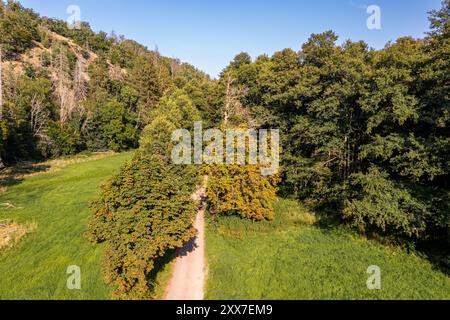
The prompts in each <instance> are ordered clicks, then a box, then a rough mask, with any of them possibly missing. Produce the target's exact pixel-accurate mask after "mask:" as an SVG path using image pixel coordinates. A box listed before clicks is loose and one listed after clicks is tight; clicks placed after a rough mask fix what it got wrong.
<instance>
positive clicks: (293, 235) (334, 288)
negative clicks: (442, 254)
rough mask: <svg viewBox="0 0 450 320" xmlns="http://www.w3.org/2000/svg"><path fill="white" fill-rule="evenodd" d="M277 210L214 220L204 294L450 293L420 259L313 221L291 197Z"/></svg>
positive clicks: (356, 296)
mask: <svg viewBox="0 0 450 320" xmlns="http://www.w3.org/2000/svg"><path fill="white" fill-rule="evenodd" d="M276 216H277V217H276V220H275V221H274V222H273V223H252V222H248V221H243V220H240V219H238V218H235V217H223V218H218V219H214V220H213V219H212V218H210V219H209V221H208V232H207V239H206V241H207V242H206V250H207V259H208V265H209V274H208V282H207V294H206V298H207V299H257V300H259V299H269V300H271V299H287V300H293V299H302V300H309V299H332V300H334V299H364V300H366V299H450V278H448V277H447V276H446V275H445V274H443V273H441V272H439V271H437V270H434V269H433V267H432V265H431V264H430V263H429V262H428V261H427V260H425V259H423V258H420V257H418V256H414V255H408V254H406V253H405V252H403V251H402V250H400V249H395V248H390V247H386V246H383V245H380V244H378V243H376V242H374V241H368V240H365V239H363V238H361V237H359V236H357V235H351V234H349V233H348V231H343V230H339V229H328V230H326V229H321V228H319V227H316V226H312V225H311V223H310V220H311V219H310V216H309V214H308V213H307V211H306V209H305V208H302V207H301V206H299V205H298V204H297V203H296V202H293V201H290V200H280V201H279V202H278V203H277V204H276ZM371 265H377V266H379V267H380V268H381V285H382V289H381V290H375V291H372V290H369V289H368V288H367V284H366V283H367V280H368V278H369V276H370V275H369V274H367V269H368V267H369V266H371Z"/></svg>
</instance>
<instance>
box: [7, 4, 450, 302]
mask: <svg viewBox="0 0 450 320" xmlns="http://www.w3.org/2000/svg"><path fill="white" fill-rule="evenodd" d="M429 21H430V30H429V32H428V33H427V35H426V36H425V37H423V38H422V39H415V38H412V37H404V38H400V39H397V40H396V41H393V42H389V43H387V44H386V46H385V47H384V48H383V49H381V50H375V49H373V48H370V47H369V46H368V44H367V43H365V42H364V41H357V42H354V41H350V40H347V41H342V42H341V41H340V40H339V38H338V36H337V34H336V33H334V32H333V31H331V30H330V31H325V32H323V33H320V34H312V35H311V36H310V38H309V39H308V41H307V42H306V43H304V44H303V45H301V49H300V50H299V51H295V50H293V49H284V50H281V51H278V52H276V53H275V54H273V55H271V56H268V55H261V56H258V57H256V58H252V57H251V56H250V55H249V54H247V53H245V52H243V53H239V54H238V55H236V57H235V58H234V59H233V60H232V61H231V62H230V63H229V65H228V66H227V67H226V68H225V69H224V70H223V71H222V73H221V74H220V76H219V78H218V79H213V78H211V77H210V76H208V75H207V74H205V73H204V72H201V71H199V70H197V69H196V68H195V67H194V66H192V65H190V64H187V63H182V62H180V61H179V60H177V59H173V58H168V57H164V56H162V55H161V54H160V53H159V52H158V51H157V50H149V49H148V48H146V47H145V46H143V45H141V44H139V43H137V42H135V41H133V40H129V39H126V38H125V37H124V36H120V35H116V34H115V33H114V32H111V34H107V33H105V32H98V33H97V32H94V31H93V30H92V29H91V27H90V26H89V24H88V23H86V22H83V23H82V24H81V28H80V29H73V28H70V26H68V25H67V23H66V22H64V21H60V20H56V19H52V18H47V17H41V16H40V15H38V14H37V13H35V12H34V11H33V10H31V9H27V8H24V7H23V6H22V5H21V4H20V3H19V2H17V1H14V0H8V1H7V3H6V4H3V2H0V107H1V108H0V129H1V131H0V167H1V169H4V168H7V167H11V166H15V165H17V164H20V163H23V162H37V161H45V160H48V159H55V158H58V157H61V156H70V155H76V154H80V153H88V152H99V151H107V150H110V151H114V152H124V151H129V150H136V151H135V154H134V156H133V158H132V160H130V161H128V162H126V164H125V165H123V166H122V167H121V169H120V172H119V173H118V174H117V175H115V176H114V177H113V178H111V179H110V180H109V181H108V182H107V183H106V184H104V185H103V187H102V192H101V195H100V196H99V198H98V199H97V200H95V201H94V202H92V203H91V210H92V212H93V215H92V217H91V220H90V222H89V225H88V230H87V232H86V238H87V239H88V240H89V241H91V242H92V243H103V242H106V243H107V249H105V255H104V260H103V270H104V274H105V278H106V280H107V282H108V283H112V284H113V285H114V287H115V289H116V290H115V295H116V296H118V297H121V298H149V297H151V289H150V288H149V285H148V283H147V279H148V277H149V275H151V274H152V271H153V269H154V266H155V263H156V261H158V260H159V259H161V257H164V256H165V255H166V254H167V252H169V251H170V250H173V249H175V248H179V247H182V246H183V244H184V243H186V242H187V241H189V239H191V238H192V237H193V236H194V235H195V230H194V228H193V227H192V223H191V220H192V218H193V217H194V216H195V211H196V208H195V206H194V204H192V203H191V201H190V195H191V194H192V192H193V191H194V189H195V186H196V183H197V184H198V182H199V179H200V178H199V177H202V176H203V175H208V176H209V185H208V210H209V212H210V213H211V214H212V215H223V216H229V215H230V214H231V215H237V216H239V217H241V218H243V219H246V220H250V221H253V223H259V222H260V221H272V220H273V219H274V212H273V206H274V204H275V203H276V199H277V197H282V198H289V199H295V200H296V201H301V202H302V203H304V204H305V205H306V206H308V208H311V210H314V211H315V212H317V214H318V215H319V216H320V221H321V223H322V224H326V225H341V226H343V227H345V228H347V229H348V230H351V232H354V231H355V232H357V233H359V234H361V235H364V236H366V237H367V238H369V239H375V240H377V241H379V242H381V243H383V244H387V245H395V246H400V247H401V248H404V249H405V250H407V251H408V252H410V251H415V250H418V251H420V252H423V253H424V254H426V256H427V257H428V259H430V260H432V261H433V262H434V263H436V264H437V265H438V266H439V268H440V269H441V270H444V272H445V273H448V270H449V268H450V258H449V257H450V251H449V248H450V185H449V182H450V179H449V178H450V177H449V168H450V155H449V150H450V130H449V121H450V95H449V94H450V72H449V70H450V0H444V1H443V2H442V8H441V9H440V10H435V11H432V12H430V13H429ZM196 121H203V125H204V127H205V128H222V129H223V128H233V127H236V128H237V127H239V128H252V129H279V130H280V137H281V154H280V157H281V159H280V160H281V163H280V166H281V170H280V173H279V175H276V176H272V177H263V176H261V175H260V174H259V170H258V169H259V167H258V166H252V165H246V166H238V165H233V166H226V165H207V166H201V167H198V166H197V167H195V166H179V165H178V166H177V165H174V164H173V163H171V162H170V152H171V150H172V147H173V144H174V142H173V141H171V135H172V132H173V131H174V130H176V129H180V128H185V129H188V130H193V125H194V122H196ZM235 185H239V188H238V189H239V190H237V189H236V188H234V186H235ZM149 226H151V227H149Z"/></svg>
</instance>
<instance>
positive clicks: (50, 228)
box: [0, 153, 132, 299]
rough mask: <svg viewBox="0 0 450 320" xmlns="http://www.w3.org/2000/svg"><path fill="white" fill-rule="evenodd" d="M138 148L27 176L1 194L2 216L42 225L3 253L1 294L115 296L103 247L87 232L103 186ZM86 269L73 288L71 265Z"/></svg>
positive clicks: (16, 296)
mask: <svg viewBox="0 0 450 320" xmlns="http://www.w3.org/2000/svg"><path fill="white" fill-rule="evenodd" d="M131 156H132V153H123V154H118V155H110V156H107V157H105V158H102V159H97V160H87V161H85V162H82V163H76V164H70V165H68V166H67V167H64V168H62V169H60V170H58V171H56V172H50V173H42V174H38V175H36V176H32V177H29V178H26V179H25V180H24V181H23V182H21V183H18V184H15V185H13V186H10V187H8V189H7V191H6V192H5V193H2V194H0V203H9V204H12V205H13V206H14V208H9V209H7V208H5V207H0V220H4V219H13V220H14V221H16V222H18V223H20V224H27V223H35V224H36V225H37V229H36V230H35V231H34V232H32V233H30V234H28V235H27V236H26V237H25V238H22V239H21V240H20V241H19V242H18V243H17V244H16V245H15V246H14V247H13V248H11V249H7V250H6V251H3V252H0V299H109V298H110V291H111V290H110V288H108V286H107V285H105V283H104V282H103V278H102V275H101V266H100V261H101V251H102V247H101V246H95V247H94V246H91V245H90V244H89V243H88V242H87V241H86V240H85V239H84V237H83V234H84V232H85V228H86V223H87V220H88V218H89V215H90V212H89V209H88V202H89V201H90V200H93V199H94V198H95V196H96V194H97V192H98V190H99V188H98V187H99V186H100V185H101V184H102V183H103V182H104V181H105V180H107V179H108V178H109V177H110V176H112V175H113V174H114V173H115V172H116V171H117V170H118V168H119V167H120V166H121V164H122V163H124V162H125V161H126V160H127V159H130V158H131ZM69 265H77V266H79V267H80V268H81V290H68V289H67V286H66V282H67V278H68V275H67V274H66V272H67V267H68V266H69Z"/></svg>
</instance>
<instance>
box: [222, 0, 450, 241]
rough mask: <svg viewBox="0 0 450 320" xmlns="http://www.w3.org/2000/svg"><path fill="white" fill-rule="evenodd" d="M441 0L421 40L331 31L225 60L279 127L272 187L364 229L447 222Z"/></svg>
mask: <svg viewBox="0 0 450 320" xmlns="http://www.w3.org/2000/svg"><path fill="white" fill-rule="evenodd" d="M449 10H450V1H449V0H445V1H444V2H443V7H442V9H441V10H439V11H433V12H431V13H430V21H431V31H430V32H429V33H428V35H427V36H426V38H424V39H413V38H409V37H406V38H401V39H398V40H397V41H396V42H393V43H388V44H387V45H386V47H385V48H384V49H382V50H378V51H377V50H373V49H370V48H369V47H368V45H367V44H366V43H364V42H362V41H360V42H352V41H345V42H344V43H343V44H341V45H337V44H336V42H337V40H338V37H337V36H336V35H335V34H334V33H333V32H331V31H329V32H325V33H322V34H313V35H312V36H311V37H310V39H309V40H308V42H306V43H305V44H304V45H303V47H302V49H301V51H299V52H295V51H293V50H291V49H285V50H283V51H280V52H277V53H275V54H274V55H273V56H272V57H268V56H265V55H264V56H260V57H258V58H257V59H256V60H255V61H252V60H251V58H250V56H249V55H248V54H246V53H242V54H240V55H238V56H236V58H235V59H234V61H232V63H231V64H230V65H229V66H228V67H227V69H225V70H224V72H223V75H222V79H221V81H222V82H226V81H227V80H226V79H227V78H228V79H229V78H230V77H232V78H233V79H234V81H233V87H234V88H235V91H236V92H241V93H242V96H241V98H240V101H241V102H242V104H243V105H245V106H246V107H247V108H248V109H249V110H250V111H251V115H252V117H253V118H254V119H255V120H256V121H257V122H258V126H261V127H267V128H279V129H280V130H281V132H282V134H281V139H282V144H283V153H282V166H283V169H284V172H283V190H282V191H283V192H284V194H288V195H295V196H296V197H298V198H299V199H302V200H306V201H308V202H309V203H310V204H312V205H315V206H316V207H318V208H321V209H322V211H326V212H329V213H330V214H331V215H332V216H334V217H336V218H338V219H340V220H341V221H343V222H346V223H348V224H350V225H351V226H354V227H356V228H358V229H359V230H360V231H362V232H365V233H366V234H369V235H370V234H372V235H375V234H376V235H382V236H384V237H387V238H392V239H394V240H396V241H397V240H406V241H407V243H409V244H413V243H417V242H418V241H423V240H426V241H432V240H433V241H434V240H436V241H440V243H441V245H444V247H445V245H448V241H449V234H450V233H449V232H450V189H449V181H450V180H449V167H450V156H449V150H450V131H449V127H448V126H449V118H450V99H449V92H450V90H449V85H450V81H449V80H450V79H449V78H450V72H449V70H450V34H449V33H450V18H449V17H450V14H449Z"/></svg>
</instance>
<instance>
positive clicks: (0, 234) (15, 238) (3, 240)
mask: <svg viewBox="0 0 450 320" xmlns="http://www.w3.org/2000/svg"><path fill="white" fill-rule="evenodd" d="M36 229H37V224H36V223H31V224H26V225H21V224H18V223H16V222H14V221H11V220H0V250H3V249H9V248H12V247H13V246H14V245H15V244H16V243H17V242H19V240H20V239H21V238H23V237H24V236H26V235H27V234H28V233H30V232H32V231H34V230H36Z"/></svg>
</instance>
